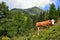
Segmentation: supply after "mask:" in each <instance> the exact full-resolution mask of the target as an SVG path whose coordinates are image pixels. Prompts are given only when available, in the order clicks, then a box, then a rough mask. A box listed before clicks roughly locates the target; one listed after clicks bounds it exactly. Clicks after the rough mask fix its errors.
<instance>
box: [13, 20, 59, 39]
mask: <svg viewBox="0 0 60 40" xmlns="http://www.w3.org/2000/svg"><path fill="white" fill-rule="evenodd" d="M18 37H19V38H18ZM18 37H14V38H13V39H15V38H16V40H17V39H18V40H60V21H58V23H56V24H54V25H53V26H51V27H50V28H46V29H41V30H40V34H39V36H37V35H36V32H31V33H30V34H29V36H18Z"/></svg>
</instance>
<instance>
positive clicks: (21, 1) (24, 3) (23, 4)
mask: <svg viewBox="0 0 60 40" xmlns="http://www.w3.org/2000/svg"><path fill="white" fill-rule="evenodd" d="M0 1H5V2H6V4H7V5H8V6H9V8H21V9H27V8H32V7H42V8H43V7H45V6H46V5H48V4H51V3H52V2H54V1H51V0H0Z"/></svg>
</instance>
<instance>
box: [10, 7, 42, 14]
mask: <svg viewBox="0 0 60 40" xmlns="http://www.w3.org/2000/svg"><path fill="white" fill-rule="evenodd" d="M11 11H13V12H17V11H20V12H23V13H26V14H27V13H28V14H39V13H40V12H41V11H42V10H41V9H40V8H38V7H33V8H29V9H17V8H14V9H12V10H11Z"/></svg>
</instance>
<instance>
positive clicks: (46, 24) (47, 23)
mask: <svg viewBox="0 0 60 40" xmlns="http://www.w3.org/2000/svg"><path fill="white" fill-rule="evenodd" d="M54 23H55V20H54V19H52V20H46V21H42V22H37V23H36V29H37V30H36V31H37V33H38V35H39V27H48V28H49V27H50V25H54Z"/></svg>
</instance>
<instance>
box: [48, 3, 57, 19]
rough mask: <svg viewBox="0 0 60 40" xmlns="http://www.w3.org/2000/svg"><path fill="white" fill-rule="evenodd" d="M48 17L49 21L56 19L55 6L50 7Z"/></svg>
mask: <svg viewBox="0 0 60 40" xmlns="http://www.w3.org/2000/svg"><path fill="white" fill-rule="evenodd" d="M48 17H49V19H57V16H56V8H55V5H54V4H53V3H52V4H51V5H50V9H49V16H48Z"/></svg>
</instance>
